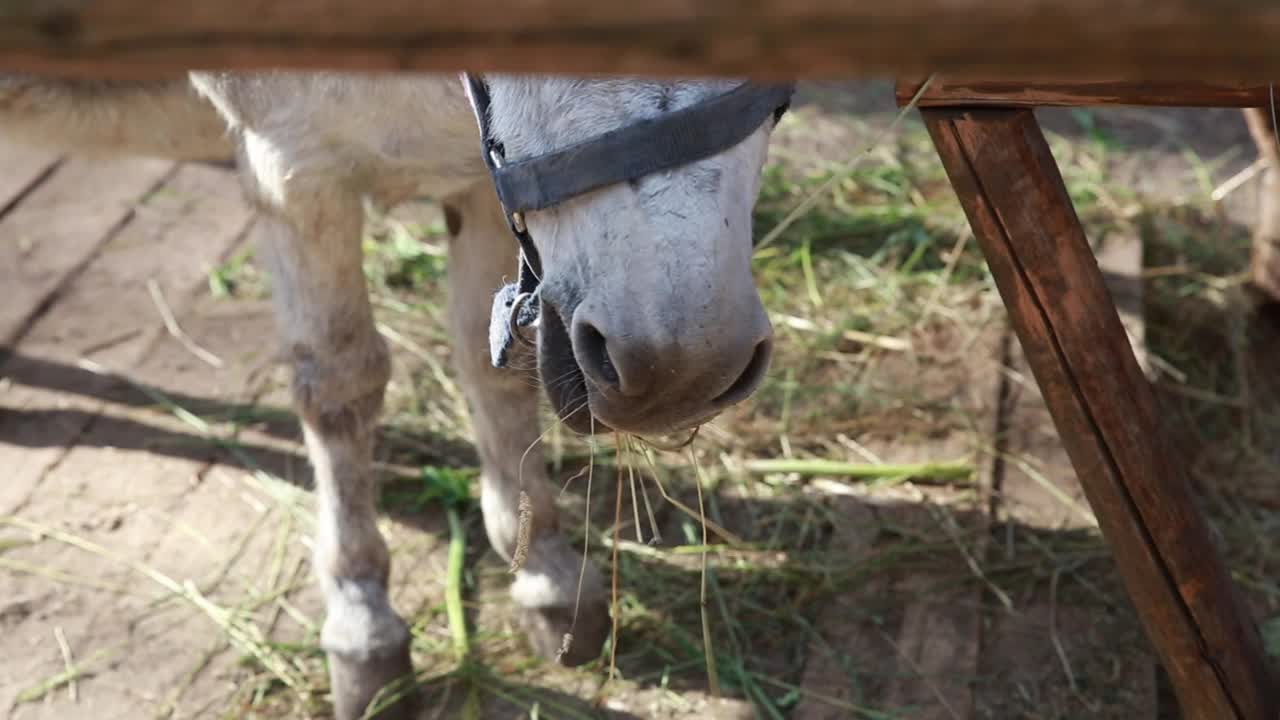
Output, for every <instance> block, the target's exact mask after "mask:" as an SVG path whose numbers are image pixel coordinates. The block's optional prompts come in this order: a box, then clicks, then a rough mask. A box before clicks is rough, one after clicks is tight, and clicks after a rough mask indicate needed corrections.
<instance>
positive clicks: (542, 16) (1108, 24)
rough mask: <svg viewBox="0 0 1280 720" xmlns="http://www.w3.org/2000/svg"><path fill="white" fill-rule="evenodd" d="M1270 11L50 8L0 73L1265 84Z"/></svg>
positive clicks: (948, 3) (596, 5)
mask: <svg viewBox="0 0 1280 720" xmlns="http://www.w3.org/2000/svg"><path fill="white" fill-rule="evenodd" d="M1277 36H1280V8H1277V7H1275V6H1273V5H1270V4H1267V3H1258V2H1242V3H1229V4H1223V3H1220V2H1213V0H1171V1H1170V2H1165V3H1161V4H1160V6H1159V7H1158V8H1153V7H1152V6H1151V5H1150V4H1148V3H1140V2H1126V3H1114V2H1104V1H1103V0H1042V1H1041V2H1036V3H1030V4H1028V3H1025V2H1014V1H1012V0H999V1H997V2H984V1H982V0H961V1H956V0H914V1H913V2H896V3H850V2H840V1H839V0H807V1H806V2H793V1H792V0H772V1H771V2H754V3H750V4H749V5H743V4H742V3H738V2H730V1H728V0H710V1H707V0H698V1H695V0H655V1H654V2H648V3H639V4H637V3H614V2H603V3H602V2H597V1H596V0H476V1H474V2H465V3H459V2H453V1H452V0H419V1H417V2H408V1H407V0H381V1H380V2H367V1H365V0H324V1H323V2H313V1H312V0H278V1H276V2H263V1H262V0H223V1H222V2H217V3H154V2H145V1H144V0H92V1H91V0H63V1H61V2H44V3H37V2H18V3H14V2H9V3H5V4H3V5H0V66H2V67H5V68H7V69H9V70H17V71H26V72H73V73H79V74H82V75H95V76H96V75H101V74H103V73H115V74H134V75H137V74H152V75H154V74H157V73H171V72H173V71H174V70H182V69H185V68H188V67H208V68H263V67H281V68H284V67H288V68H312V69H315V68H345V69H349V70H406V69H414V70H457V69H459V68H462V67H469V68H473V69H476V70H485V71H494V70H507V71H526V72H560V73H626V74H632V73H639V74H655V73H657V74H667V73H678V74H691V73H692V74H705V73H721V74H744V73H755V74H762V75H810V76H813V75H827V76H849V75H852V74H863V75H867V74H894V73H917V74H924V73H928V72H931V71H934V70H945V71H948V72H971V73H974V74H975V75H983V76H986V77H991V78H998V77H1002V76H1006V75H1008V74H1009V73H1010V72H1011V69H1013V70H1014V71H1016V72H1017V73H1020V74H1022V75H1024V76H1025V75H1034V76H1038V77H1050V76H1057V77H1060V78H1083V77H1089V76H1093V77H1133V78H1142V79H1157V78H1164V79H1168V80H1182V79H1186V78H1189V77H1202V78H1203V77H1228V78H1246V77H1252V78H1256V79H1259V80H1264V79H1267V77H1268V76H1271V77H1274V76H1280V54H1277V53H1275V52H1273V49H1274V40H1275V38H1276V37H1277Z"/></svg>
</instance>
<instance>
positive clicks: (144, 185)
mask: <svg viewBox="0 0 1280 720" xmlns="http://www.w3.org/2000/svg"><path fill="white" fill-rule="evenodd" d="M172 168H173V163H171V162H164V161H159V160H139V159H136V158H128V159H112V160H104V159H103V160H84V159H79V158H77V159H73V160H69V161H68V162H66V163H64V164H62V165H61V166H60V167H58V168H57V169H56V170H55V171H54V173H53V175H52V176H50V177H49V178H48V179H47V180H45V181H44V182H43V183H41V185H40V186H39V187H37V188H35V189H34V190H33V191H32V192H30V193H29V194H27V195H26V196H25V197H24V198H23V200H22V202H21V203H20V204H19V205H18V206H17V207H15V208H13V209H12V210H11V211H10V212H8V213H7V214H5V216H4V218H3V219H0V297H3V299H4V302H0V348H2V347H3V346H4V345H7V344H10V343H12V342H14V341H15V340H17V336H18V335H19V334H20V333H21V332H23V329H24V327H25V326H26V325H27V324H28V322H29V321H30V320H31V318H32V316H33V314H34V313H36V312H38V311H39V309H40V308H41V307H43V306H44V305H45V304H46V303H47V302H49V300H50V298H51V296H52V294H53V293H55V292H56V291H57V289H58V288H59V287H60V286H62V284H63V283H64V282H65V280H66V279H67V277H68V276H69V275H71V274H74V273H75V272H76V271H77V270H79V269H81V268H82V267H83V266H84V264H85V263H86V262H87V261H88V260H89V259H90V258H91V257H92V256H93V254H94V253H95V252H96V251H97V249H98V247H99V246H100V245H101V244H102V242H103V241H105V240H106V239H108V238H109V237H110V236H111V234H112V233H113V232H115V231H116V230H117V229H118V228H119V227H120V225H121V223H123V222H125V221H126V220H127V219H128V218H129V215H130V213H132V212H133V209H134V205H135V204H136V203H137V201H138V198H140V197H142V196H143V195H144V194H146V193H147V191H149V190H151V189H153V188H154V187H156V185H157V183H159V182H160V181H161V180H162V179H163V178H164V177H165V176H166V175H167V174H168V173H169V172H171V171H172Z"/></svg>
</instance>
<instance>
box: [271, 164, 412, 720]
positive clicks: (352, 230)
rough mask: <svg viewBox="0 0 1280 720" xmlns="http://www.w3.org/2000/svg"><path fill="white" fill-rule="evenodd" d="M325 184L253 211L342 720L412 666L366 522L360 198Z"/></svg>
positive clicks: (368, 320)
mask: <svg viewBox="0 0 1280 720" xmlns="http://www.w3.org/2000/svg"><path fill="white" fill-rule="evenodd" d="M260 171H261V170H260ZM267 171H270V169H268V170H267ZM259 182H261V180H259ZM334 184H336V183H334V182H333V181H330V180H326V179H323V178H322V179H320V180H318V181H316V182H314V183H308V181H307V180H306V179H299V178H297V177H290V178H288V179H287V180H285V181H284V182H283V183H278V184H276V185H274V187H275V188H281V187H284V188H286V189H287V190H288V193H287V194H286V195H284V197H283V200H285V201H286V202H281V200H282V197H281V195H280V194H279V193H276V194H274V195H273V197H272V198H271V200H270V201H263V202H261V203H260V204H262V205H264V206H266V207H265V210H266V215H267V217H266V219H265V222H267V223H268V224H269V232H268V240H267V242H266V247H265V248H264V250H265V255H266V257H267V260H268V263H269V265H270V267H271V271H272V279H273V295H274V299H275V304H276V310H277V315H278V318H279V324H280V332H281V333H282V335H283V339H284V343H285V348H286V351H287V353H288V356H289V360H290V362H291V364H292V370H293V387H292V389H293V401H294V405H295V407H296V410H297V412H298V415H299V416H300V418H301V421H302V428H303V434H304V437H305V439H306V444H307V450H308V453H309V456H310V459H311V464H312V467H313V468H314V472H315V491H316V498H317V507H316V544H315V566H316V573H317V575H318V578H319V581H320V586H321V588H322V590H323V592H324V600H325V610H326V617H325V621H324V627H323V630H322V632H321V644H322V645H323V647H324V649H325V651H326V653H327V654H328V660H329V675H330V680H331V684H332V692H333V703H334V710H335V714H336V716H337V717H338V718H339V719H340V720H351V719H353V718H358V717H361V716H362V715H363V714H364V712H365V708H366V706H367V705H368V703H369V701H370V700H371V699H372V698H373V697H374V696H375V695H376V694H377V693H378V691H379V690H380V689H381V688H383V687H384V686H385V685H387V684H388V683H390V682H392V681H395V680H397V679H399V678H404V677H406V676H407V675H408V674H409V673H410V672H411V670H412V668H411V663H410V659H409V639H410V638H409V632H408V630H407V628H406V626H405V623H404V622H403V621H402V620H401V619H400V618H399V617H398V616H397V615H396V614H395V612H394V611H393V610H392V608H391V605H390V602H389V600H388V597H387V576H388V573H389V569H390V558H389V556H388V552H387V546H386V543H385V542H384V541H383V538H382V535H381V533H380V532H379V531H378V527H377V524H376V512H375V505H374V500H375V482H374V475H373V472H372V469H371V460H372V444H373V439H374V428H375V424H376V421H377V418H378V414H379V412H380V411H381V409H382V400H383V391H384V388H385V386H386V384H387V381H388V379H389V377H390V361H389V355H388V353H387V348H386V346H385V344H384V343H383V341H382V339H381V337H380V336H379V335H378V333H377V332H376V331H375V329H374V323H373V316H372V313H371V310H370V306H369V299H368V294H367V289H366V287H365V283H364V276H363V274H362V273H361V263H360V260H361V258H360V232H361V227H362V222H363V209H362V207H361V203H360V198H359V195H357V194H356V193H354V192H350V191H349V190H348V189H346V188H339V187H333V185H334ZM412 704H413V702H412V700H410V699H405V700H404V701H402V702H400V703H398V704H397V705H395V706H394V707H393V708H391V709H388V710H387V711H385V712H384V713H383V714H380V715H378V717H380V718H382V717H397V718H399V717H408V716H409V714H410V712H411V710H412V708H411V707H410V706H411V705H412Z"/></svg>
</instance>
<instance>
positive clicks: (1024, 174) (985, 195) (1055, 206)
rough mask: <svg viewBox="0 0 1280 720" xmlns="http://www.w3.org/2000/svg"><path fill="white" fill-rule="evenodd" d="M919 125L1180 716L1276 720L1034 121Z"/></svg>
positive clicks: (1014, 118)
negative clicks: (938, 160)
mask: <svg viewBox="0 0 1280 720" xmlns="http://www.w3.org/2000/svg"><path fill="white" fill-rule="evenodd" d="M923 114H924V117H925V120H926V123H927V125H928V127H929V132H930V134H931V135H932V137H933V141H934V144H935V146H936V147H937V149H938V154H939V155H940V156H941V158H942V161H943V164H944V165H945V166H946V170H947V174H948V176H949V177H950V179H951V184H952V186H953V187H954V188H955V191H956V194H957V195H958V196H959V198H960V202H961V204H962V205H963V206H964V209H965V213H966V214H967V215H968V217H969V222H970V224H971V225H972V227H973V230H974V234H975V235H976V237H977V238H978V241H979V242H980V243H981V245H982V250H983V253H984V254H985V255H986V258H987V262H988V264H989V265H990V267H991V272H992V274H993V275H994V276H995V279H996V283H997V285H998V286H999V289H1000V294H1001V296H1002V297H1003V298H1004V302H1005V305H1006V306H1007V308H1008V311H1009V316H1010V321H1011V323H1012V325H1013V327H1014V330H1015V331H1016V332H1017V334H1018V338H1019V339H1020V341H1021V343H1022V347H1023V350H1024V352H1025V354H1026V357H1027V360H1028V363H1029V364H1030V366H1031V369H1032V372H1033V373H1034V375H1035V377H1036V381H1037V382H1038V383H1039V384H1040V387H1041V389H1042V391H1043V393H1044V398H1045V402H1046V403H1047V405H1048V407H1049V411H1050V413H1051V414H1052V416H1053V420H1054V424H1055V426H1056V427H1057V429H1058V433H1059V435H1060V436H1061V438H1062V442H1063V445H1064V446H1065V447H1066V450H1067V453H1068V454H1069V455H1070V457H1071V462H1072V464H1073V465H1074V467H1075V469H1076V473H1077V474H1078V475H1079V477H1080V482H1081V484H1082V485H1083V487H1084V490H1085V494H1086V495H1087V496H1088V498H1089V502H1090V504H1091V505H1092V506H1093V510H1094V513H1095V514H1096V516H1097V518H1098V522H1099V524H1100V525H1101V528H1102V532H1103V534H1104V535H1105V536H1106V538H1107V541H1108V542H1109V544H1110V546H1111V550H1112V553H1113V555H1114V557H1115V560H1116V565H1117V567H1118V569H1119V570H1120V574H1121V576H1122V577H1123V578H1124V582H1125V585H1126V587H1127V588H1128V591H1129V594H1130V596H1131V597H1132V599H1133V602H1134V605H1135V606H1136V607H1137V610H1138V615H1139V617H1140V618H1141V619H1142V623H1143V626H1144V627H1145V629H1146V632H1147V636H1148V637H1149V638H1150V639H1151V643H1152V645H1154V646H1155V648H1156V651H1157V652H1158V653H1159V656H1160V659H1161V661H1162V662H1163V663H1164V666H1165V668H1166V669H1167V670H1168V673H1169V676H1170V678H1171V680H1172V683H1173V685H1174V687H1175V691H1176V693H1177V695H1178V701H1179V703H1180V704H1181V706H1182V709H1183V712H1184V713H1185V715H1186V717H1188V718H1195V719H1197V720H1228V719H1239V720H1275V719H1276V718H1277V717H1278V716H1280V701H1278V699H1277V691H1276V690H1277V688H1276V683H1275V680H1274V678H1273V677H1272V676H1271V675H1270V674H1269V669H1268V667H1267V664H1266V660H1265V656H1264V655H1263V652H1262V646H1261V642H1260V638H1259V635H1258V632H1257V628H1256V626H1255V625H1254V623H1253V622H1252V620H1251V619H1250V616H1249V613H1248V610H1247V609H1246V608H1245V607H1244V605H1243V603H1242V602H1241V600H1240V597H1239V595H1238V593H1237V592H1236V590H1235V588H1234V587H1233V585H1232V584H1231V580H1230V578H1229V576H1228V574H1227V571H1226V568H1225V567H1224V566H1223V563H1222V560H1221V557H1220V555H1219V553H1218V551H1217V549H1216V548H1215V547H1214V544H1213V541H1212V539H1211V537H1210V535H1209V529H1208V527H1207V525H1206V523H1205V521H1204V518H1203V517H1202V515H1201V514H1200V511H1199V508H1198V506H1197V504H1196V502H1195V498H1194V497H1193V496H1192V493H1191V489H1190V484H1189V483H1188V481H1187V476H1186V473H1185V470H1184V467H1183V465H1182V464H1181V463H1180V461H1179V458H1178V454H1177V453H1176V452H1175V448H1173V447H1172V446H1171V444H1170V442H1169V441H1168V439H1167V438H1166V436H1165V435H1164V433H1163V430H1162V428H1161V424H1160V421H1159V417H1158V414H1157V408H1156V402H1155V397H1154V395H1153V394H1152V392H1151V388H1150V386H1149V385H1148V383H1147V380H1146V378H1145V377H1144V376H1143V374H1142V371H1141V369H1140V368H1139V366H1138V363H1137V361H1136V359H1135V358H1134V355H1133V351H1132V348H1131V347H1130V344H1129V341H1128V339H1127V337H1126V336H1125V331H1124V328H1123V326H1122V325H1121V323H1120V319H1119V316H1118V315H1117V313H1116V308H1115V304H1114V303H1113V302H1112V299H1111V296H1110V295H1109V293H1108V292H1107V289H1106V287H1105V285H1104V284H1103V278H1102V274H1101V272H1100V271H1099V270H1098V265H1097V262H1096V260H1095V259H1094V256H1093V254H1092V252H1091V251H1090V248H1089V244H1088V242H1087V241H1086V239H1085V235H1084V230H1083V228H1081V226H1080V222H1079V219H1078V218H1077V217H1076V214H1075V209H1074V208H1073V207H1072V205H1071V201H1070V199H1069V197H1068V195H1067V190H1066V187H1065V186H1064V185H1063V182H1062V177H1061V175H1060V173H1059V171H1058V167H1057V164H1056V163H1055V162H1054V159H1053V156H1052V155H1051V154H1050V152H1049V146H1048V144H1047V143H1046V142H1045V139H1044V135H1043V133H1041V131H1040V127H1039V125H1038V124H1037V122H1036V119H1035V115H1034V114H1033V113H1032V111H1031V110H1027V109H991V110H925V111H923Z"/></svg>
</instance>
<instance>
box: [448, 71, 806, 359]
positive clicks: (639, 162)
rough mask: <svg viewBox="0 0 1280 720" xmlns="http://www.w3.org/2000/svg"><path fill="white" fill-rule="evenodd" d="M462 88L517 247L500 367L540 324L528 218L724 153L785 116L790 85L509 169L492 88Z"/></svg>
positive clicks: (717, 102)
mask: <svg viewBox="0 0 1280 720" xmlns="http://www.w3.org/2000/svg"><path fill="white" fill-rule="evenodd" d="M462 84H463V87H465V88H466V91H467V97H468V98H469V99H470V101H471V109H472V111H473V112H475V116H476V125H477V126H478V127H479V128H480V141H481V151H482V154H483V156H484V162H485V165H486V166H487V167H488V168H489V174H490V175H491V176H492V178H493V184H494V188H495V189H496V190H497V193H498V201H499V203H501V205H502V210H503V213H504V214H505V215H506V218H507V224H508V226H509V227H510V228H511V233H512V235H514V236H515V238H516V242H518V243H519V244H520V268H519V276H518V278H517V282H516V283H515V284H514V285H507V286H504V287H503V288H502V289H501V290H499V291H498V293H497V295H496V296H495V297H494V303H493V314H492V317H491V322H490V327H489V350H490V359H491V360H492V361H493V364H494V366H495V367H503V366H505V365H506V362H507V355H508V352H509V350H510V348H511V345H512V342H513V340H514V339H515V338H516V337H519V336H520V331H521V329H522V328H528V327H531V326H532V325H533V324H534V323H535V322H536V321H537V319H538V317H539V314H540V312H539V302H540V301H539V297H538V287H539V285H540V283H541V281H542V261H541V258H539V256H538V249H537V247H536V246H534V243H533V238H532V237H530V236H529V231H528V228H527V227H526V226H525V222H524V214H525V213H526V212H529V211H532V210H544V209H546V208H549V207H552V206H554V205H557V204H559V203H562V202H564V201H565V200H568V199H570V198H573V197H576V196H578V195H582V194H585V193H587V192H590V191H592V190H595V189H598V188H601V187H605V186H607V185H613V184H616V183H622V182H626V181H629V180H636V179H638V178H641V177H644V176H645V175H651V174H653V173H656V172H661V171H663V170H669V169H671V168H675V167H680V166H682V165H687V164H689V163H692V162H696V161H698V160H702V159H705V158H708V157H711V156H713V155H716V154H719V153H721V152H723V151H725V150H728V149H729V148H731V147H733V146H734V145H737V144H738V143H740V142H742V141H743V140H745V139H746V138H747V137H749V136H750V135H751V134H752V133H753V132H755V131H756V129H758V128H759V127H760V126H761V125H762V124H763V123H764V121H765V120H766V119H767V118H768V117H769V116H770V115H772V116H773V118H774V121H775V122H776V121H777V120H778V119H780V118H781V117H782V115H783V113H785V112H786V111H787V108H788V107H789V106H790V104H791V95H792V93H793V92H794V89H795V88H794V86H792V85H789V84H788V85H755V84H752V83H743V84H741V85H739V86H738V87H736V88H734V89H733V90H730V91H729V92H727V93H724V94H721V95H717V96H715V97H713V98H710V99H708V100H704V101H702V102H698V103H695V104H693V105H690V106H688V107H684V108H681V109H679V110H675V111H673V112H669V113H663V114H661V115H659V116H657V117H653V118H647V119H644V120H639V121H636V122H634V123H632V124H630V125H627V126H625V127H622V128H618V129H616V130H610V131H609V132H605V133H601V134H600V135H597V136H595V137H592V138H589V139H587V140H584V141H583V142H580V143H575V144H573V145H570V146H568V147H565V148H562V149H560V150H557V151H554V152H550V153H546V154H543V155H537V156H534V157H531V158H525V159H522V160H518V161H515V162H510V163H508V162H507V160H506V149H505V148H504V147H503V146H502V143H501V142H499V141H498V139H497V138H496V137H495V136H494V133H493V128H492V124H491V123H492V117H491V105H492V98H491V97H490V94H489V86H488V85H487V84H486V83H485V82H484V80H483V79H482V78H481V77H479V76H478V75H474V74H471V73H463V74H462Z"/></svg>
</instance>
